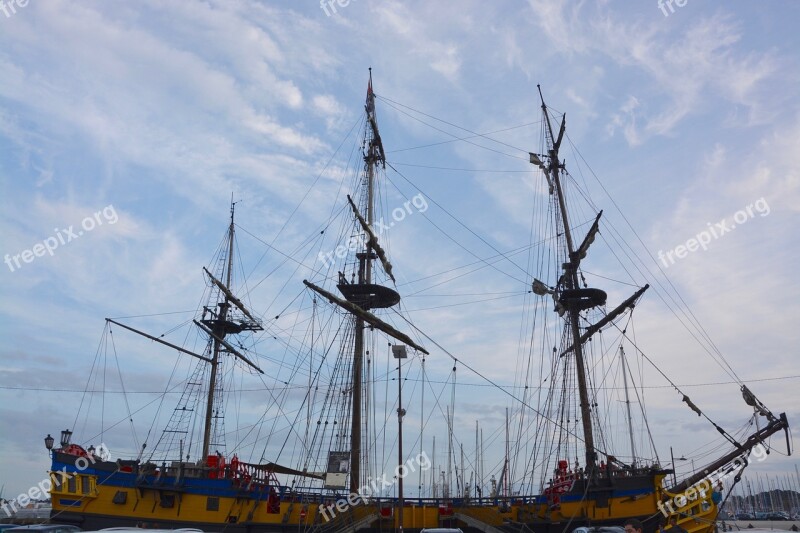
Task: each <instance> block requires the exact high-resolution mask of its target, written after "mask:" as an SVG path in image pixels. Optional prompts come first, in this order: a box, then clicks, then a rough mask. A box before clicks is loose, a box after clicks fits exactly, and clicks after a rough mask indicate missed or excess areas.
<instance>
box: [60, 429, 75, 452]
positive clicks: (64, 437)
mask: <svg viewBox="0 0 800 533" xmlns="http://www.w3.org/2000/svg"><path fill="white" fill-rule="evenodd" d="M71 439H72V431H70V430H68V429H65V430H64V431H62V432H61V447H62V448H66V447H67V446H69V441H70V440H71Z"/></svg>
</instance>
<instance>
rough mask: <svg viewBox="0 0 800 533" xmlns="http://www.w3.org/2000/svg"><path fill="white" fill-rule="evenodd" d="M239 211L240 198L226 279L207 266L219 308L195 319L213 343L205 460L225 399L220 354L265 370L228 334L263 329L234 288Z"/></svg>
mask: <svg viewBox="0 0 800 533" xmlns="http://www.w3.org/2000/svg"><path fill="white" fill-rule="evenodd" d="M235 213H236V202H231V217H230V223H229V225H228V233H227V242H226V247H225V251H226V254H225V257H224V262H223V265H222V273H221V276H220V277H222V278H224V280H225V281H224V282H223V281H220V280H219V279H217V278H216V277H215V276H214V275H213V274H212V273H211V272H209V270H208V269H203V270H204V271H205V273H206V275H207V276H208V278H209V280H210V281H211V284H212V288H215V289H216V291H212V295H213V294H214V292H217V294H218V298H219V299H220V301H218V302H217V304H216V307H217V310H215V309H214V308H212V307H211V306H210V305H208V306H205V307H204V308H203V315H202V318H201V320H200V321H197V320H195V321H194V323H195V324H196V325H197V326H198V327H199V328H200V329H201V330H203V331H204V332H205V333H206V334H207V335H208V336H209V342H210V343H211V353H210V361H209V364H210V365H211V371H210V376H209V381H208V395H207V397H206V412H205V419H204V423H203V447H202V455H201V457H202V458H203V459H204V460H205V458H207V457H208V456H209V452H210V451H211V445H212V438H213V436H214V435H213V427H214V423H215V419H216V418H219V417H220V416H221V415H220V413H218V412H217V411H218V410H217V409H215V402H216V403H221V398H220V397H219V395H221V392H222V391H218V383H217V375H218V372H219V366H220V358H221V356H222V354H223V353H230V354H231V355H233V356H235V357H238V358H239V359H241V360H242V361H243V362H244V363H246V364H247V365H249V366H250V367H252V368H253V369H255V370H256V371H258V372H260V373H263V372H262V371H261V369H260V368H258V366H257V365H256V364H254V363H253V362H252V361H250V360H249V359H248V358H247V357H245V356H244V355H243V354H241V353H240V352H239V351H238V350H236V349H235V348H234V347H233V346H232V345H231V344H230V343H229V342H227V341H226V340H225V337H227V336H228V335H234V334H238V333H241V332H243V331H261V330H262V329H263V328H262V326H261V321H260V320H258V319H257V318H255V317H254V316H253V314H252V313H250V311H248V310H247V308H246V307H245V306H244V304H242V302H241V301H240V300H239V299H238V298H236V296H234V294H233V292H232V291H231V283H232V282H233V251H234V250H233V249H234V242H235V241H234V238H235V231H236V225H235V223H234V216H235ZM234 307H235V308H236V309H237V310H238V311H239V313H241V316H237V317H234V316H233V308H234Z"/></svg>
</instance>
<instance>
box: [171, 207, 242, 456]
mask: <svg viewBox="0 0 800 533" xmlns="http://www.w3.org/2000/svg"><path fill="white" fill-rule="evenodd" d="M235 208H236V204H235V203H234V202H231V223H230V226H229V227H228V258H227V262H226V265H225V286H226V287H228V289H230V286H231V275H232V273H233V272H232V271H233V232H234V224H233V215H234V210H235ZM224 295H225V299H224V300H223V301H222V302H221V303H220V304H219V315H218V319H217V320H216V321H215V322H216V323H217V327H212V331H213V332H214V334H215V335H214V339H213V342H214V349H213V355H212V356H211V376H210V378H209V382H208V399H207V403H206V419H205V425H204V426H203V455H201V456H200V457H201V458H202V459H203V460H205V458H206V457H208V452H209V448H210V446H211V426H212V424H213V422H214V393H215V391H216V387H217V368H218V367H219V355H220V351H221V348H222V346H223V344H222V340H223V339H224V338H225V335H226V331H225V321H226V320H227V318H228V308H229V307H230V301H229V296H228V293H227V292H226V293H224ZM181 460H183V459H181Z"/></svg>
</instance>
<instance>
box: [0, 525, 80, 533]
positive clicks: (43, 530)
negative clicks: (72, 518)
mask: <svg viewBox="0 0 800 533" xmlns="http://www.w3.org/2000/svg"><path fill="white" fill-rule="evenodd" d="M80 530H81V528H79V527H78V526H68V525H66V524H34V525H31V526H17V527H12V528H11V529H6V530H5V531H3V533H33V532H34V531H35V532H38V533H75V532H77V531H80Z"/></svg>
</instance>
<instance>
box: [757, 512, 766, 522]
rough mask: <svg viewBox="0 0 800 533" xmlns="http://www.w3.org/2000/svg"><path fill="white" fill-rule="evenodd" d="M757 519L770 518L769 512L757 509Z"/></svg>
mask: <svg viewBox="0 0 800 533" xmlns="http://www.w3.org/2000/svg"><path fill="white" fill-rule="evenodd" d="M755 519H756V520H769V513H765V512H761V511H757V512H756V515H755Z"/></svg>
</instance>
